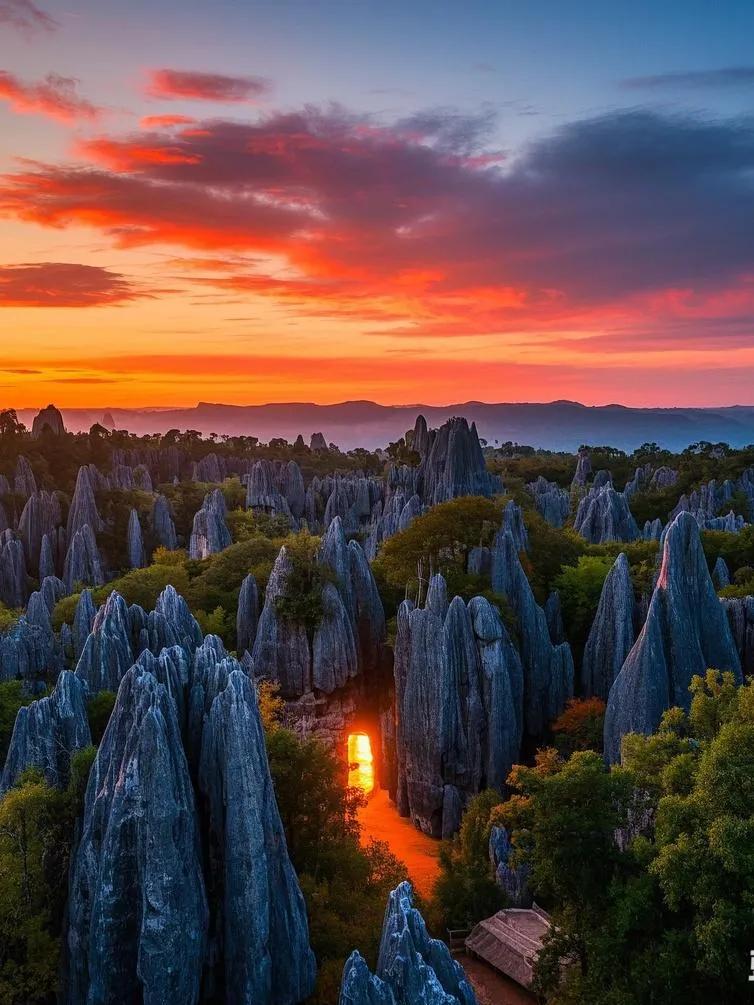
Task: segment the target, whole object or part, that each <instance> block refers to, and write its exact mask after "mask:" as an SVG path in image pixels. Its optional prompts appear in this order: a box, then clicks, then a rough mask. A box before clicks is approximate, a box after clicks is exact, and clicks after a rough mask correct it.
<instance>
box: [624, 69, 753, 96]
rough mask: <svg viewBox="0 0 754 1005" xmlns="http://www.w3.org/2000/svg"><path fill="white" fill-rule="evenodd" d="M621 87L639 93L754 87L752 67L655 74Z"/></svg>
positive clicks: (626, 82) (634, 79) (634, 78)
mask: <svg viewBox="0 0 754 1005" xmlns="http://www.w3.org/2000/svg"><path fill="white" fill-rule="evenodd" d="M621 85H622V86H623V87H627V88H629V89H630V90H639V91H643V90H660V89H665V88H684V89H685V88H690V89H696V88H715V89H717V88H728V87H754V66H723V67H720V69H717V70H681V71H677V72H675V73H656V74H651V75H649V76H645V77H628V78H627V79H626V80H623V81H621Z"/></svg>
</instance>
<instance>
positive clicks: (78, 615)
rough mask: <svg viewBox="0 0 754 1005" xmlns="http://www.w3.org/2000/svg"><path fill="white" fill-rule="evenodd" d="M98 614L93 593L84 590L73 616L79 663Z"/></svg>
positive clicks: (74, 647)
mask: <svg viewBox="0 0 754 1005" xmlns="http://www.w3.org/2000/svg"><path fill="white" fill-rule="evenodd" d="M96 614H97V608H96V607H95V604H94V600H93V599H92V591H91V590H82V591H81V593H80V595H79V599H78V603H77V604H76V611H75V613H74V615H73V630H72V635H73V652H74V654H75V657H76V660H77V661H78V659H79V657H80V656H81V653H82V652H83V651H84V646H85V645H86V640H87V639H88V638H89V633H90V632H91V630H92V626H93V625H94V618H95V615H96Z"/></svg>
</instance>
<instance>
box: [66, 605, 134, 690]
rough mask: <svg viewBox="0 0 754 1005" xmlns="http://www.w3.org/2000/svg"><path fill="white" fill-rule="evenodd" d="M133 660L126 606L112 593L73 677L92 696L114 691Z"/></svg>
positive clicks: (89, 637) (86, 643)
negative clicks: (86, 688)
mask: <svg viewBox="0 0 754 1005" xmlns="http://www.w3.org/2000/svg"><path fill="white" fill-rule="evenodd" d="M83 596H84V594H82V597H83ZM85 610H86V608H85ZM76 613H77V616H78V611H77V612H76ZM134 657H135V654H134V652H133V648H132V643H131V625H130V621H129V615H128V605H127V604H126V602H125V600H124V599H123V597H121V595H120V594H119V593H118V592H117V591H115V590H113V592H112V593H111V594H110V596H109V597H108V598H107V600H106V601H105V603H104V604H103V605H102V606H101V607H100V609H99V610H98V611H97V614H96V615H95V618H94V622H93V624H92V630H91V632H90V633H89V636H88V637H87V640H86V642H85V643H84V648H83V649H82V651H81V656H80V657H79V661H78V663H77V665H76V676H77V677H78V678H79V679H80V680H82V681H84V682H85V683H86V685H87V687H88V689H89V692H90V693H91V694H96V692H97V691H117V690H118V687H119V685H120V682H121V678H122V677H123V675H124V674H125V673H126V671H127V670H128V669H129V667H131V665H132V664H133V662H134Z"/></svg>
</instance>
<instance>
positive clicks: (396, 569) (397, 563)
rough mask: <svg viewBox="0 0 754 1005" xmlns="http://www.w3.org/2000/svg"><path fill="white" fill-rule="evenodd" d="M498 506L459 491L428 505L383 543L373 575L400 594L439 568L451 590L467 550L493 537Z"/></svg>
mask: <svg viewBox="0 0 754 1005" xmlns="http://www.w3.org/2000/svg"><path fill="white" fill-rule="evenodd" d="M501 519H502V508H501V506H500V504H499V503H496V502H494V501H493V500H492V499H485V498H483V497H482V496H462V497H461V498H459V499H451V500H450V501H449V502H444V503H440V504H439V505H438V506H433V507H432V508H431V509H430V510H428V511H427V512H426V513H423V514H422V515H421V516H419V517H417V518H416V519H415V520H414V521H413V522H412V523H411V524H410V526H409V527H407V528H406V529H405V530H403V531H401V532H400V533H398V534H395V535H393V537H391V538H389V539H388V540H387V541H385V543H384V544H383V545H382V548H381V549H380V553H379V555H378V556H377V560H376V561H375V563H374V570H375V575H376V576H378V578H379V579H380V580H381V581H382V582H383V583H385V584H386V585H387V586H388V587H389V588H392V589H393V590H395V591H398V592H399V593H400V594H402V593H403V591H404V590H405V589H406V586H407V585H408V586H409V588H410V589H411V590H413V591H415V590H416V588H417V579H418V577H421V578H422V580H423V581H424V586H425V587H426V580H427V579H428V578H429V576H430V574H431V573H432V572H441V573H442V574H443V575H444V576H445V578H446V579H447V580H448V586H449V588H450V589H451V591H453V592H459V590H458V584H459V583H462V582H463V580H464V578H465V576H466V564H467V560H468V555H469V552H470V551H471V549H472V548H473V547H475V546H476V545H489V544H491V543H492V539H493V537H494V534H495V531H496V530H498V528H499V527H500V521H501Z"/></svg>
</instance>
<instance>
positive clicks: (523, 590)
mask: <svg viewBox="0 0 754 1005" xmlns="http://www.w3.org/2000/svg"><path fill="white" fill-rule="evenodd" d="M491 581H492V589H493V590H494V591H495V593H499V594H502V595H503V596H505V597H506V599H507V601H508V603H509V604H510V606H511V607H512V608H513V611H514V613H515V615H516V618H517V621H518V635H519V638H520V653H521V663H522V665H523V668H524V731H525V732H526V733H527V734H528V735H529V736H531V737H538V736H541V735H542V733H543V731H544V729H545V727H546V725H547V724H548V723H549V722H550V721H551V720H552V719H554V718H556V717H557V716H558V715H560V713H561V712H562V711H563V709H564V708H565V704H566V702H567V700H568V699H569V698H570V697H571V696H572V695H573V657H572V656H571V649H570V646H569V645H568V643H567V642H564V643H562V644H561V645H559V646H553V644H552V642H551V641H550V632H549V629H548V625H547V617H546V615H545V612H544V611H543V610H542V608H541V607H539V606H538V604H537V602H536V601H535V599H534V594H533V593H532V590H531V586H530V585H529V580H528V579H527V578H526V573H525V572H524V570H523V568H522V567H521V562H520V560H519V557H518V551H517V549H516V546H515V543H514V541H513V538H512V537H511V535H510V534H509V533H507V532H506V533H504V534H498V535H497V538H496V541H495V546H494V547H493V549H492V573H491Z"/></svg>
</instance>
